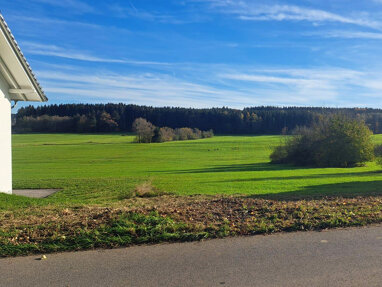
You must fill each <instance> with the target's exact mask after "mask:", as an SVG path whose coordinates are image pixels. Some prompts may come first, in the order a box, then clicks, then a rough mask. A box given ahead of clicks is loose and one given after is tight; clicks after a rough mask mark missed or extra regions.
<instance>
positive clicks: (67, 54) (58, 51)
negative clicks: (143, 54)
mask: <svg viewBox="0 0 382 287" xmlns="http://www.w3.org/2000/svg"><path fill="white" fill-rule="evenodd" d="M22 46H23V50H24V51H25V52H26V54H31V55H41V56H52V57H58V58H64V59H72V60H79V61H86V62H96V63H115V64H130V65H144V66H169V65H171V64H170V63H165V62H155V61H136V60H129V59H113V58H106V57H98V56H93V55H91V54H90V53H88V52H83V51H76V50H71V49H65V48H62V47H58V46H56V45H45V44H39V43H34V42H23V43H22Z"/></svg>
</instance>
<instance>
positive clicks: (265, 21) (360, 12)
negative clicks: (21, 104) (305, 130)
mask: <svg viewBox="0 0 382 287" xmlns="http://www.w3.org/2000/svg"><path fill="white" fill-rule="evenodd" d="M0 5H1V6H0V7H2V13H3V15H4V17H5V18H6V21H7V22H8V24H9V26H10V27H11V29H12V32H13V34H14V35H15V37H16V39H17V41H18V42H19V45H20V46H21V48H22V50H23V52H24V54H25V55H26V57H27V59H28V61H29V62H30V64H31V66H32V68H33V70H34V72H35V73H36V75H37V77H38V79H39V81H40V83H41V84H42V86H43V88H44V90H45V92H46V94H47V96H48V97H49V100H50V101H49V103H52V104H53V103H55V104H56V103H107V102H114V103H119V102H123V103H133V104H144V105H153V106H182V107H197V108H200V107H221V106H228V107H233V108H243V107H248V106H258V105H275V106H290V105H295V106H328V107H353V106H358V107H365V106H366V107H378V108H382V60H381V55H382V0H358V1H353V0H305V1H281V0H280V1H273V0H264V1H262V0H259V1H257V0H252V1H250V0H236V1H235V0H163V1H161V0H123V1H122V0H110V1H107V0H105V1H93V0H92V1H90V0H89V1H86V0H12V1H9V0H0Z"/></svg>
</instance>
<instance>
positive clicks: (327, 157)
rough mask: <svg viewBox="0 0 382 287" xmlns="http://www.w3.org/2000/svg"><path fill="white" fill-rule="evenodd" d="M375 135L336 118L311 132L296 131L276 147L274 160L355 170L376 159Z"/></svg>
mask: <svg viewBox="0 0 382 287" xmlns="http://www.w3.org/2000/svg"><path fill="white" fill-rule="evenodd" d="M371 135H372V133H371V131H370V130H369V128H368V127H367V126H366V125H365V124H364V123H363V122H361V121H358V120H355V119H349V118H346V117H343V116H333V117H331V118H329V119H326V120H320V121H319V122H318V123H316V124H314V125H313V126H312V127H311V128H306V127H305V128H298V129H296V130H295V131H294V134H293V135H292V136H290V137H287V138H286V139H285V142H284V143H282V144H280V145H279V146H277V147H275V149H274V150H273V152H272V154H271V156H270V158H271V161H272V162H273V163H290V164H295V165H302V166H320V167H350V166H355V165H359V164H362V163H365V162H366V161H370V160H372V159H373V157H374V150H373V144H372V141H371Z"/></svg>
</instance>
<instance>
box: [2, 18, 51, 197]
mask: <svg viewBox="0 0 382 287" xmlns="http://www.w3.org/2000/svg"><path fill="white" fill-rule="evenodd" d="M47 100H48V99H47V97H46V96H45V94H44V92H43V91H42V89H41V87H40V85H39V83H38V82H37V80H36V78H35V76H34V74H33V72H32V70H31V68H30V66H29V64H28V62H27V61H26V59H25V57H24V55H23V54H22V52H21V50H20V48H19V46H18V45H17V42H16V40H15V38H14V37H13V35H12V33H11V31H10V30H9V28H8V25H7V23H6V22H5V20H4V18H3V16H2V15H1V14H0V192H2V193H12V142H11V137H12V131H11V129H12V118H11V109H12V104H11V101H14V102H18V101H34V102H45V101H47ZM26 156H27V155H26Z"/></svg>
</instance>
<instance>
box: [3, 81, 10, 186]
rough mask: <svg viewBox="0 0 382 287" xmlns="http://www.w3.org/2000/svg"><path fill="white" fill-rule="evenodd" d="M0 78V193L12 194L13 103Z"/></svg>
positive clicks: (5, 85) (6, 87)
mask: <svg viewBox="0 0 382 287" xmlns="http://www.w3.org/2000/svg"><path fill="white" fill-rule="evenodd" d="M8 89H9V88H8V85H7V84H6V83H5V81H4V80H3V79H2V77H1V76H0V192H5V193H12V149H11V102H10V101H9V100H8Z"/></svg>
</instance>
